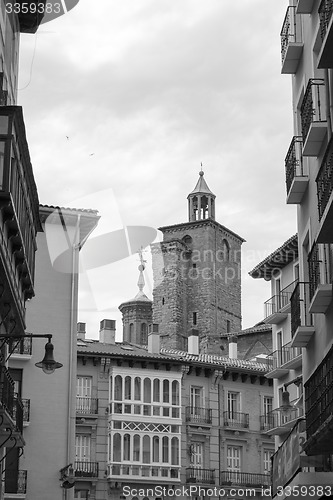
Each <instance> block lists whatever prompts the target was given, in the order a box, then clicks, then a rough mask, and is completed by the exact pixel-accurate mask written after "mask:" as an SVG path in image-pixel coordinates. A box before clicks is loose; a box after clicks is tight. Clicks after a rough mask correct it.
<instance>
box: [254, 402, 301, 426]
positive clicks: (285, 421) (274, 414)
mask: <svg viewBox="0 0 333 500" xmlns="http://www.w3.org/2000/svg"><path fill="white" fill-rule="evenodd" d="M295 402H296V401H291V402H290V404H291V405H293V403H295ZM302 415H303V408H300V407H296V406H295V407H294V408H292V409H291V410H289V412H288V413H284V412H283V411H281V410H279V409H275V410H272V411H270V412H269V413H266V415H261V416H260V430H262V431H271V430H273V429H277V432H276V433H277V434H280V433H282V432H280V431H279V430H278V429H284V431H285V432H287V431H288V429H290V428H291V427H290V424H291V426H292V425H293V421H294V420H296V419H297V418H300V417H301V416H302Z"/></svg>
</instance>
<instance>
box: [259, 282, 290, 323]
mask: <svg viewBox="0 0 333 500" xmlns="http://www.w3.org/2000/svg"><path fill="white" fill-rule="evenodd" d="M296 283H297V281H293V282H292V283H290V284H289V285H287V286H286V287H285V288H283V289H282V290H281V291H280V293H279V294H278V295H273V297H271V298H270V299H268V300H267V301H266V302H265V303H264V309H265V313H264V315H265V316H264V323H268V324H271V325H278V324H279V323H281V321H283V320H285V319H286V318H287V316H288V314H289V313H290V298H291V294H292V293H293V291H294V288H295V286H296Z"/></svg>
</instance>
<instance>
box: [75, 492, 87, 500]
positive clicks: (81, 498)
mask: <svg viewBox="0 0 333 500" xmlns="http://www.w3.org/2000/svg"><path fill="white" fill-rule="evenodd" d="M88 493H89V490H75V493H74V498H77V499H78V500H88V498H89V497H88Z"/></svg>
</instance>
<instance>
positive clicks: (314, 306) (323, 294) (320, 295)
mask: <svg viewBox="0 0 333 500" xmlns="http://www.w3.org/2000/svg"><path fill="white" fill-rule="evenodd" d="M331 301H332V285H331V284H325V285H322V284H320V285H318V286H317V289H316V291H315V293H314V296H313V297H312V300H311V303H310V307H309V312H310V313H311V314H315V313H322V314H325V313H326V311H327V308H328V306H329V305H330V303H331Z"/></svg>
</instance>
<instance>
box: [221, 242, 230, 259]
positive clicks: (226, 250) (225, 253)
mask: <svg viewBox="0 0 333 500" xmlns="http://www.w3.org/2000/svg"><path fill="white" fill-rule="evenodd" d="M222 258H223V260H224V261H225V262H229V260H230V245H229V243H228V242H227V240H226V239H224V240H222Z"/></svg>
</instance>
